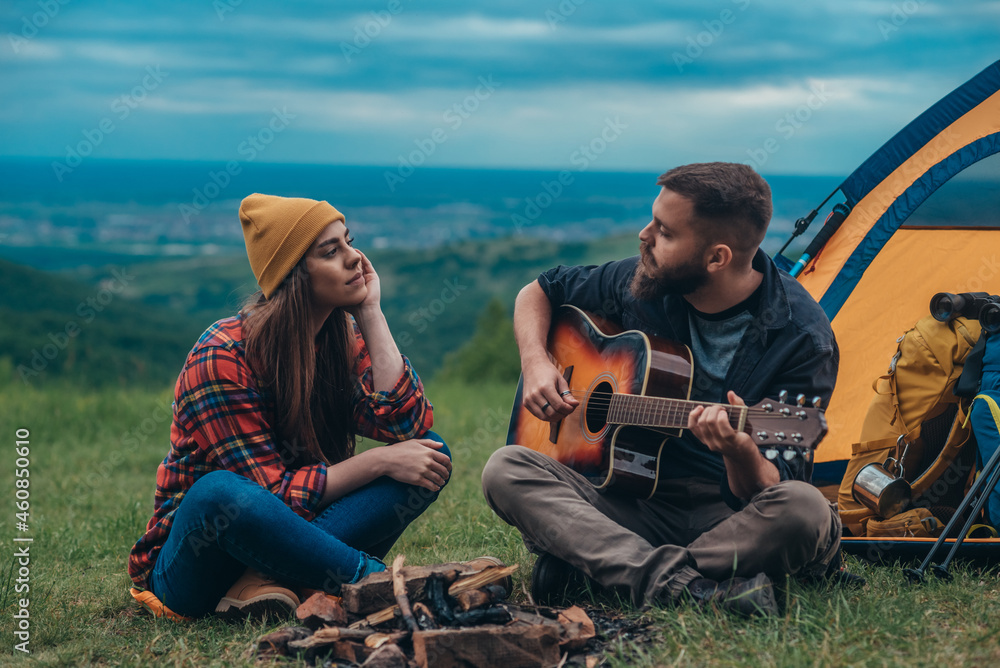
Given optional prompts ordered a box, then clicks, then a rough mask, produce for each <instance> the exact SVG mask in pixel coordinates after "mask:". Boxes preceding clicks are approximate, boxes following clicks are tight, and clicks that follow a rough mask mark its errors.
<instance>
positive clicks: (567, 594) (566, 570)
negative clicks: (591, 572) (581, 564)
mask: <svg viewBox="0 0 1000 668" xmlns="http://www.w3.org/2000/svg"><path fill="white" fill-rule="evenodd" d="M588 587H589V588H590V589H591V590H592V591H597V590H599V589H600V585H599V584H597V583H596V582H594V581H593V580H591V579H590V578H589V577H587V576H586V575H584V573H583V571H581V570H579V569H578V568H575V567H573V566H570V565H569V564H568V563H566V562H565V561H563V560H562V559H560V558H559V557H555V556H553V555H551V554H548V553H543V554H541V555H539V556H538V559H537V560H536V561H535V566H534V568H533V569H532V571H531V597H532V598H533V599H535V603H537V604H539V605H559V604H561V603H562V602H564V601H566V600H567V599H571V598H574V597H577V596H579V595H580V594H584V593H586V592H587V590H588Z"/></svg>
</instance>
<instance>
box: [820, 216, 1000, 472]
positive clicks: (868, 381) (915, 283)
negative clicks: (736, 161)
mask: <svg viewBox="0 0 1000 668" xmlns="http://www.w3.org/2000/svg"><path fill="white" fill-rule="evenodd" d="M993 222H994V223H997V224H1000V219H998V220H995V221H993ZM820 258H822V254H821V255H820ZM807 271H808V269H807ZM802 283H803V284H804V285H806V287H807V288H809V287H810V281H809V280H808V276H806V277H804V278H803V280H802ZM981 290H985V291H987V292H994V293H995V292H997V291H1000V230H995V229H992V230H984V229H983V228H926V227H906V226H904V227H901V228H900V229H899V230H898V231H897V232H896V233H895V234H894V235H893V236H892V237H891V238H890V240H889V241H888V242H887V243H886V245H885V246H884V247H883V248H882V250H881V251H880V252H879V254H878V255H877V256H876V257H875V259H874V260H873V261H872V263H871V265H869V267H868V270H867V271H865V273H864V276H862V278H861V281H860V282H859V283H858V285H857V287H856V288H855V289H854V291H853V292H852V293H851V296H850V297H849V298H848V300H847V301H846V302H845V303H844V305H843V306H842V307H841V309H840V311H839V313H837V316H836V318H834V319H833V331H834V333H835V335H836V337H837V342H838V344H839V345H840V355H841V357H840V373H839V374H838V380H837V388H836V390H835V391H834V394H833V398H832V400H831V402H830V405H829V407H828V408H827V411H826V420H827V424H828V426H829V429H830V431H829V433H828V434H827V436H826V438H825V439H824V440H823V443H822V444H821V445H820V447H819V449H818V450H817V452H816V462H830V461H837V460H843V459H848V458H850V456H851V444H852V443H854V442H856V441H857V440H858V437H859V436H860V434H861V425H862V423H863V422H864V418H865V413H866V412H867V411H868V405H869V403H870V402H871V400H872V398H873V397H874V395H875V393H874V390H873V389H872V382H873V381H874V380H875V379H876V378H878V377H879V376H881V375H882V374H884V373H886V372H887V371H888V368H889V362H890V360H891V359H892V356H893V355H894V354H895V352H896V345H897V344H896V339H897V337H900V336H902V335H903V332H904V331H906V330H907V329H909V328H910V327H912V326H913V324H914V323H915V322H916V321H917V320H919V319H920V318H922V317H924V316H925V315H927V314H928V313H929V310H928V305H929V303H930V298H931V296H932V295H933V294H935V293H937V292H977V291H981ZM813 296H814V297H817V298H818V297H819V296H821V295H816V294H815V293H814V294H813Z"/></svg>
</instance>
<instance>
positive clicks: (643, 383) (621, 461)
mask: <svg viewBox="0 0 1000 668" xmlns="http://www.w3.org/2000/svg"><path fill="white" fill-rule="evenodd" d="M547 348H548V352H549V357H550V358H551V359H552V361H553V363H554V364H555V365H556V368H558V369H559V371H560V373H562V374H563V377H564V378H565V379H566V382H567V384H568V385H569V389H570V390H571V391H572V393H573V396H574V397H576V399H577V400H579V402H580V405H579V406H578V407H577V409H576V410H575V411H573V412H572V413H571V414H570V415H568V416H567V417H565V418H564V419H562V420H560V421H558V422H546V421H544V420H539V419H538V418H536V417H535V416H534V415H532V414H531V413H530V412H528V410H527V409H526V408H524V406H523V402H522V391H523V385H524V379H523V377H522V379H521V380H520V381H519V382H518V385H517V394H516V396H515V398H514V410H513V412H512V414H511V419H510V426H509V427H508V431H507V443H508V444H509V445H515V444H516V445H522V446H525V447H528V448H531V449H532V450H537V451H538V452H541V453H543V454H545V455H548V456H549V457H552V458H553V459H555V460H556V461H558V462H561V463H563V464H565V465H567V466H569V467H570V468H572V469H573V470H575V471H577V472H579V473H580V474H582V475H584V476H585V477H587V478H588V479H589V480H590V481H591V483H593V484H594V485H595V486H596V487H598V488H599V489H612V488H614V489H615V490H616V491H623V492H626V493H631V494H634V495H636V496H642V497H646V498H649V497H651V496H652V495H653V494H655V493H656V487H657V483H658V481H659V475H660V459H661V454H662V453H663V451H664V448H667V447H669V443H670V441H671V439H672V438H674V437H677V436H680V435H681V432H682V431H683V429H685V428H686V427H687V420H688V414H689V413H690V412H691V409H693V408H694V407H695V406H698V405H702V406H711V405H714V404H712V403H709V402H697V401H690V400H689V398H690V396H691V381H692V372H693V370H694V366H693V363H692V360H691V351H690V349H688V347H687V346H685V345H683V344H679V343H675V342H673V341H669V340H666V339H661V338H657V337H655V336H649V335H647V334H644V333H643V332H639V331H635V330H628V331H624V330H622V329H621V328H620V327H618V326H616V325H614V324H613V323H611V322H608V321H606V320H603V319H601V318H598V317H597V316H594V315H591V314H589V313H586V312H585V311H582V310H580V309H578V308H576V307H574V306H561V307H559V308H558V309H556V311H555V313H553V318H552V326H551V328H550V329H549V337H548V343H547ZM786 398H787V392H782V393H781V395H780V399H779V400H777V401H775V400H772V399H765V400H763V401H761V402H759V403H757V404H756V405H754V406H742V407H737V406H729V405H728V404H726V408H727V412H728V415H729V422H730V424H732V426H733V429H736V430H739V431H744V432H746V433H747V434H749V435H750V436H751V437H752V438H753V440H754V442H755V443H756V445H757V446H758V447H759V448H760V449H761V452H762V453H763V454H764V456H765V457H767V458H768V459H776V458H777V457H783V458H785V459H787V460H791V459H794V458H796V457H803V458H805V459H806V460H809V459H811V457H812V453H813V450H815V448H816V446H817V445H818V444H819V442H820V441H821V440H822V439H823V436H825V435H826V431H827V426H826V419H825V417H824V416H823V411H822V410H820V409H819V407H818V406H819V399H818V398H815V399H813V401H812V404H813V405H812V407H806V406H805V405H804V403H805V397H804V396H802V395H799V397H797V403H796V404H793V405H790V404H788V403H786Z"/></svg>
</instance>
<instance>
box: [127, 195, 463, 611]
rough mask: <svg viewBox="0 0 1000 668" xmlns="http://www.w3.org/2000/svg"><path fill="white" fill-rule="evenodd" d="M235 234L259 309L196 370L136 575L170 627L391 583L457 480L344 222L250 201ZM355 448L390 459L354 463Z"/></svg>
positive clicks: (220, 325) (196, 354)
mask: <svg viewBox="0 0 1000 668" xmlns="http://www.w3.org/2000/svg"><path fill="white" fill-rule="evenodd" d="M240 220H241V222H242V224H243V235H244V238H245V240H246V247H247V255H248V256H249V259H250V266H251V268H252V269H253V272H254V275H255V276H256V278H257V282H258V283H259V285H260V287H261V291H260V292H259V293H258V294H257V295H254V297H253V298H251V300H250V301H249V302H248V303H247V306H246V307H244V309H243V310H242V311H241V312H240V313H239V314H238V315H237V316H235V317H232V318H227V319H224V320H220V321H219V322H217V323H215V324H214V325H212V326H211V327H210V328H209V329H208V330H207V331H206V332H205V333H204V334H203V335H202V336H201V338H200V339H199V340H198V342H197V343H196V344H195V346H194V349H193V350H192V351H191V352H190V354H189V355H188V358H187V361H186V362H185V365H184V368H183V370H182V371H181V374H180V377H179V378H178V379H177V386H176V389H175V392H174V408H173V423H172V425H171V429H170V442H171V446H170V452H169V454H168V455H167V457H166V458H165V459H164V460H163V462H162V463H161V464H160V466H159V469H158V470H157V476H156V495H155V502H154V508H155V511H154V513H153V517H152V519H151V520H150V521H149V523H148V525H147V528H146V533H145V535H144V536H143V537H142V538H140V539H139V541H138V542H137V543H136V544H135V546H134V547H133V548H132V553H131V556H130V558H129V575H130V576H131V577H132V580H133V582H134V583H135V587H134V588H133V595H134V596H136V598H137V599H139V600H140V602H142V603H143V604H145V605H147V607H150V608H151V609H154V611H155V612H158V613H160V614H166V615H169V616H185V617H199V616H202V615H204V614H206V613H210V612H212V611H213V610H214V611H216V612H219V613H222V614H227V615H245V614H259V613H262V612H266V611H277V612H283V611H289V610H291V609H294V608H295V607H296V606H297V605H298V603H299V596H298V595H297V594H296V593H295V592H294V591H292V589H291V587H296V588H309V589H324V590H327V591H333V590H336V589H337V588H338V587H339V586H340V585H341V584H342V583H345V582H356V581H357V580H359V579H361V578H362V577H364V576H365V575H367V574H369V573H374V572H377V571H381V570H384V569H385V565H384V564H383V563H382V561H381V559H382V558H383V557H384V556H385V555H386V553H387V552H388V551H389V549H390V548H391V547H392V545H393V543H395V541H396V540H397V539H398V538H399V536H400V535H401V534H402V532H403V530H404V529H405V528H406V526H407V525H408V524H409V523H410V522H411V521H413V520H414V519H415V518H416V517H417V516H418V515H419V514H420V513H421V512H423V511H424V510H425V509H426V508H427V507H428V506H429V505H430V503H431V502H433V501H434V499H436V498H437V494H438V492H440V490H441V488H442V487H443V486H444V484H445V483H446V482H447V480H448V477H449V475H450V473H451V459H450V454H449V452H448V449H447V447H446V446H445V445H444V443H443V442H441V439H440V437H439V436H437V435H436V434H434V433H433V432H429V431H428V430H429V429H430V427H431V424H432V422H433V416H432V407H431V404H430V403H429V402H428V401H427V400H426V399H425V398H424V394H423V386H422V384H421V382H420V380H419V378H418V377H417V375H416V373H415V372H414V371H413V369H412V368H411V367H410V364H409V361H408V360H407V359H406V358H405V357H403V356H402V355H401V354H400V352H399V350H398V348H397V347H396V344H395V342H394V341H393V338H392V334H391V333H390V332H389V327H388V325H387V324H386V320H385V317H384V316H383V314H382V311H381V307H380V305H379V298H380V286H379V278H378V275H377V274H376V273H375V270H374V268H373V267H372V265H371V262H369V261H368V258H366V257H365V256H364V254H363V253H361V252H360V251H359V250H357V249H355V248H354V247H353V246H352V245H351V238H350V237H349V232H348V229H347V227H346V226H345V224H344V216H343V215H342V214H341V213H340V212H339V211H337V210H336V209H335V208H334V207H332V206H331V205H330V204H328V203H327V202H317V201H315V200H311V199H301V198H284V197H275V196H270V195H259V194H254V195H250V196H249V197H247V198H246V199H245V200H243V203H242V204H241V205H240ZM349 315H350V316H351V317H349ZM352 319H353V322H352ZM354 434H361V435H363V436H365V437H370V438H374V439H377V440H380V441H387V442H391V443H392V445H391V446H387V447H382V448H373V449H371V450H368V451H366V452H363V453H360V454H355V453H354ZM418 436H419V438H417V437H418ZM241 576H242V577H241ZM279 582H280V583H281V584H278V583H279Z"/></svg>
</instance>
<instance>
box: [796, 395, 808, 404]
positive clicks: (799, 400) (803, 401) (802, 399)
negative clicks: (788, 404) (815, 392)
mask: <svg viewBox="0 0 1000 668" xmlns="http://www.w3.org/2000/svg"><path fill="white" fill-rule="evenodd" d="M795 403H796V404H798V405H799V406H805V405H806V395H804V394H800V395H798V396H796V397H795Z"/></svg>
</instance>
